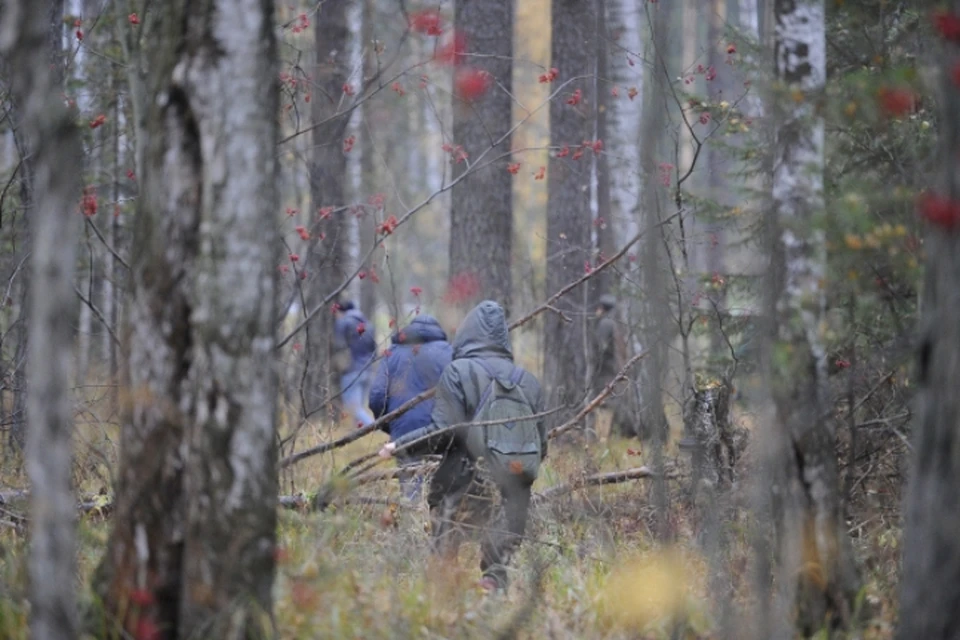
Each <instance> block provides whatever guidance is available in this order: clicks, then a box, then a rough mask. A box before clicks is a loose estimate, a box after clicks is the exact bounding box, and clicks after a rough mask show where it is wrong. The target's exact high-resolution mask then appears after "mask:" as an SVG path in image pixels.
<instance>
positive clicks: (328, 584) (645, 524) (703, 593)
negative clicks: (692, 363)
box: [0, 422, 899, 640]
mask: <svg viewBox="0 0 960 640" xmlns="http://www.w3.org/2000/svg"><path fill="white" fill-rule="evenodd" d="M345 429H346V427H342V426H341V427H337V428H335V429H330V428H328V427H325V426H323V425H321V424H311V425H307V427H306V428H305V429H304V430H303V433H302V434H301V435H300V437H299V439H298V442H297V449H298V450H299V449H301V448H305V447H307V446H310V445H311V444H314V443H316V442H318V441H320V440H321V439H326V438H329V437H331V436H332V435H334V433H341V432H343V431H344V430H345ZM78 433H79V435H78V448H79V451H78V462H77V465H76V467H77V473H76V479H77V486H78V488H79V491H80V492H81V493H82V494H87V495H89V494H96V493H98V492H100V491H101V490H103V489H104V488H106V489H107V490H109V480H108V479H109V478H110V467H111V466H112V465H113V464H114V462H115V460H116V454H117V451H116V444H115V443H116V442H117V438H116V437H115V432H114V431H113V430H111V428H109V427H104V426H103V425H102V424H100V423H99V422H97V423H96V424H93V423H89V424H82V425H80V427H79V428H78ZM384 439H385V436H381V435H379V434H375V435H372V436H370V437H368V438H364V439H361V440H359V441H357V442H355V443H352V444H351V445H349V446H347V447H344V448H343V449H341V450H338V451H335V452H332V453H331V454H329V455H325V456H317V457H314V458H311V459H308V460H305V461H303V462H302V463H300V464H299V465H297V466H296V467H294V468H293V469H292V470H288V471H287V472H285V473H284V474H283V475H282V487H283V489H282V491H283V492H284V493H288V494H289V493H292V492H298V491H299V492H306V493H308V492H311V491H313V490H315V489H316V488H317V487H318V486H320V485H321V484H322V483H323V482H324V481H325V479H326V478H328V477H329V474H330V473H331V472H333V471H335V470H337V469H340V468H342V467H343V465H344V464H346V462H348V461H349V460H351V459H353V458H355V457H357V456H359V455H362V454H365V453H369V452H370V451H373V450H375V448H377V447H379V445H380V443H381V442H382V441H383V440H384ZM636 448H638V444H637V443H636V442H635V441H626V440H619V439H617V440H614V441H613V442H612V443H611V444H610V446H609V448H606V447H600V446H598V445H590V446H575V447H567V448H561V447H554V448H553V449H552V451H551V456H550V458H549V459H548V461H547V463H546V464H545V466H544V468H543V469H542V472H541V477H540V479H539V480H538V481H537V484H536V486H535V490H537V491H542V490H543V489H545V488H546V487H549V486H551V485H554V484H556V483H559V482H566V481H569V480H571V479H572V478H575V477H577V476H578V475H579V474H583V473H590V472H597V471H612V470H616V469H624V468H628V467H633V466H638V465H640V464H643V463H644V462H645V459H644V458H645V456H644V454H642V453H641V454H639V455H638V454H637V452H635V451H633V449H636ZM94 450H96V451H98V453H92V452H93V451H94ZM668 457H673V454H671V453H670V452H668ZM384 464H385V465H389V464H390V463H384ZM0 478H2V479H0V486H2V487H4V488H12V487H25V486H26V483H25V480H24V478H23V476H22V474H20V473H19V472H15V471H13V470H11V469H9V468H8V469H5V470H4V472H3V475H2V476H0ZM668 489H669V493H670V496H671V504H672V505H673V508H672V509H671V512H670V518H669V525H670V529H671V530H672V532H673V534H674V537H675V543H674V544H673V545H671V546H670V547H660V546H658V545H657V544H656V543H655V542H654V536H653V534H652V529H653V520H654V519H653V515H654V511H653V509H652V507H651V506H650V505H651V500H652V497H651V491H650V486H649V481H647V480H640V481H636V482H630V483H625V484H621V485H612V486H606V487H602V488H593V489H589V490H581V491H578V492H576V493H574V494H570V495H567V496H564V497H561V498H557V499H555V500H551V501H550V502H548V503H544V504H539V505H538V506H536V508H535V509H534V511H533V513H532V515H531V521H530V525H529V527H528V531H527V540H526V542H525V543H524V545H523V546H522V548H521V551H520V553H519V554H518V557H517V559H516V561H515V567H514V570H513V575H512V586H511V588H510V591H509V592H508V594H507V595H506V596H503V597H496V596H495V597H486V596H484V595H483V594H482V593H481V592H480V591H479V590H478V589H477V587H476V583H477V580H478V579H479V570H478V563H479V560H478V552H477V549H476V547H475V545H468V546H467V547H466V548H464V549H463V551H462V553H461V557H460V559H459V561H458V562H457V563H456V564H454V565H452V566H451V565H444V564H441V563H439V562H438V561H436V560H434V559H432V558H431V557H430V555H429V553H428V518H427V513H426V510H425V506H424V505H417V506H414V507H413V508H406V507H402V508H397V509H391V508H389V507H382V506H351V505H340V506H337V505H334V506H332V507H330V508H329V509H328V510H326V511H325V512H322V513H301V512H297V511H281V513H280V514H279V529H278V539H279V551H278V571H277V580H276V585H275V606H274V612H275V619H276V624H277V628H278V631H279V635H280V637H282V638H291V639H293V638H364V639H371V638H492V637H498V636H499V635H500V634H501V633H505V632H506V631H507V630H509V631H510V633H511V634H513V635H512V636H510V637H519V638H557V639H559V638H596V639H601V638H604V639H606V638H609V639H620V638H624V639H626V638H669V637H681V638H710V637H715V629H716V622H715V611H714V608H713V604H712V600H711V598H710V596H711V586H710V579H709V576H710V571H709V562H708V560H707V558H705V557H704V556H703V555H702V554H701V552H700V548H699V546H698V542H697V540H696V535H695V531H696V529H697V527H696V525H695V516H694V514H693V513H691V512H690V511H687V510H686V509H685V508H684V507H682V506H681V505H682V500H681V499H680V496H681V491H682V481H671V482H670V483H669V487H668ZM354 494H356V495H366V496H371V497H379V498H383V497H391V498H394V497H396V498H399V492H398V487H397V486H396V483H395V482H393V481H388V482H380V483H376V484H372V485H367V486H363V487H359V488H357V489H355V490H354ZM7 508H8V509H10V510H14V511H18V512H21V513H25V512H26V505H23V504H21V505H17V504H14V505H8V507H7ZM748 525H749V520H748V517H747V515H746V514H745V513H744V512H743V511H742V510H737V509H732V510H731V511H730V512H729V513H728V514H727V518H726V519H725V524H724V527H725V529H724V531H725V533H726V538H727V541H728V544H727V545H726V549H725V551H724V554H723V558H722V561H721V564H722V566H723V570H722V571H721V572H720V575H721V578H720V580H721V584H724V585H729V587H730V589H731V592H732V593H733V594H734V602H735V604H736V605H737V606H738V607H747V606H748V605H749V589H748V586H749V585H748V582H749V575H750V569H749V567H750V564H751V563H750V557H751V551H750V547H749V545H748V543H747V529H748ZM108 527H109V520H104V519H102V518H98V517H96V515H95V514H94V515H93V516H85V517H83V518H81V520H80V523H79V534H78V540H79V576H78V578H79V589H80V592H81V594H88V593H89V589H90V577H91V575H92V573H93V570H94V569H95V567H96V564H97V562H98V561H99V558H100V556H101V554H102V552H103V549H104V545H105V541H106V536H107V532H108ZM862 530H863V531H864V533H863V535H861V536H860V537H859V538H858V539H857V546H858V552H859V554H860V557H861V558H862V559H864V560H865V563H864V564H865V566H866V567H867V569H866V584H867V586H866V587H865V589H864V598H865V599H867V600H869V602H870V603H871V605H872V611H873V614H872V615H873V617H872V618H871V619H870V620H869V621H868V622H867V623H866V625H865V629H864V633H863V636H862V637H864V638H889V637H892V631H891V621H892V620H893V617H894V615H895V591H894V589H895V584H896V579H897V557H898V554H899V551H898V544H899V532H898V531H897V530H896V528H895V526H893V525H885V526H873V528H871V526H869V522H868V523H867V524H866V525H865V526H864V527H863V528H862ZM25 555H26V544H25V540H24V538H23V537H22V536H21V535H20V534H18V533H17V532H16V531H15V530H14V529H13V528H10V527H0V638H10V639H11V640H16V639H20V638H24V639H25V638H27V637H28V633H27V609H28V607H27V604H26V599H25ZM715 584H716V583H714V587H713V588H715ZM737 620H738V621H739V622H742V621H744V617H743V616H738V617H737ZM676 621H682V622H683V628H684V629H685V631H684V632H683V633H681V634H680V635H676V636H671V629H672V623H673V622H676ZM514 632H515V633H514ZM508 635H510V634H508Z"/></svg>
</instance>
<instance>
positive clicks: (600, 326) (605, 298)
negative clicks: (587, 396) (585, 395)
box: [591, 294, 620, 442]
mask: <svg viewBox="0 0 960 640" xmlns="http://www.w3.org/2000/svg"><path fill="white" fill-rule="evenodd" d="M616 306H617V300H616V298H614V297H613V296H612V295H610V294H604V295H602V296H600V300H599V301H598V304H597V311H596V319H595V321H596V326H595V327H594V330H593V344H592V345H591V346H592V349H591V371H592V383H593V384H592V386H593V393H594V395H598V394H600V393H601V392H603V390H604V388H606V386H607V385H608V384H609V383H610V381H611V380H613V379H614V378H615V377H616V375H617V373H618V372H619V371H620V362H619V359H620V358H619V351H620V349H619V348H618V347H619V344H618V343H619V340H618V339H617V333H618V332H617V321H616V318H615V309H616ZM612 405H613V400H612V399H611V398H610V397H609V396H608V397H607V398H606V399H605V400H604V402H603V403H602V404H601V405H600V408H598V409H597V410H596V411H595V416H594V431H595V432H596V434H597V438H599V439H600V441H601V442H606V440H607V439H608V438H609V437H610V431H611V427H612V424H613V413H614V412H613V406H612Z"/></svg>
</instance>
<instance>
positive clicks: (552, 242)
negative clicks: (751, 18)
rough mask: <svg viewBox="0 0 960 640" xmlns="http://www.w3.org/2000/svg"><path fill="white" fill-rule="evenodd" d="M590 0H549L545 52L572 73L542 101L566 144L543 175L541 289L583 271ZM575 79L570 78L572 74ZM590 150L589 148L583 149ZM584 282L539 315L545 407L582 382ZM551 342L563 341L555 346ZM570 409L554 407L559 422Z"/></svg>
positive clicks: (571, 400) (558, 141)
mask: <svg viewBox="0 0 960 640" xmlns="http://www.w3.org/2000/svg"><path fill="white" fill-rule="evenodd" d="M592 13H593V12H592V11H591V3H590V2H585V1H583V0H556V1H555V2H554V3H553V13H552V16H551V33H552V41H551V45H550V48H551V59H552V61H553V62H552V65H553V66H554V67H556V68H557V69H558V71H559V77H558V80H557V81H558V82H560V81H563V82H566V81H568V80H572V81H571V82H570V83H569V84H567V85H566V89H565V90H564V92H563V93H562V94H561V95H559V96H557V97H556V98H555V99H554V100H553V102H551V103H550V144H551V145H552V146H553V147H554V148H556V149H560V148H562V147H564V146H567V147H568V148H569V153H568V155H567V156H566V157H562V158H561V157H558V153H556V152H554V153H553V154H552V155H551V156H550V161H549V174H548V176H547V181H548V182H547V191H548V195H547V291H549V292H550V293H553V292H555V291H558V290H559V289H561V288H562V287H563V286H564V285H566V284H568V283H569V282H571V281H572V280H576V279H577V278H579V277H580V276H582V275H583V270H584V265H585V264H587V263H589V262H590V258H591V255H590V253H591V251H590V247H591V234H590V180H591V175H590V174H591V172H590V166H591V165H590V158H589V157H587V158H580V159H579V160H575V159H573V156H574V155H576V154H577V153H580V152H582V151H583V149H581V148H580V144H581V143H582V142H583V141H585V140H589V139H590V137H591V134H592V133H593V122H592V120H593V118H592V117H591V116H592V115H593V109H592V108H591V104H592V103H593V101H594V100H595V99H596V96H595V94H594V91H593V86H594V82H593V78H591V77H590V76H591V75H593V70H594V67H593V56H594V48H593V45H592V43H591V40H592V37H591V35H590V34H592V32H593V29H594V21H593V15H592ZM574 78H576V79H574ZM586 153H591V152H590V151H586V152H584V154H586ZM586 295H587V291H586V287H577V288H575V289H574V290H572V291H571V292H569V293H567V294H566V295H564V296H563V297H562V298H560V299H559V300H557V302H556V304H555V307H556V312H551V313H548V314H547V317H546V319H545V320H544V345H545V348H544V379H545V383H546V389H547V392H548V394H549V398H550V406H556V405H558V404H567V405H573V404H576V403H578V402H580V401H581V400H583V398H584V394H585V391H586V388H587V372H586V353H587V346H586V344H585V322H584V318H585V312H586ZM556 345H564V348H563V349H557V348H556ZM572 413H573V411H571V410H568V411H561V412H559V413H557V414H554V416H553V417H552V421H554V422H556V424H560V423H562V422H564V421H565V420H566V419H567V418H569V417H570V415H572Z"/></svg>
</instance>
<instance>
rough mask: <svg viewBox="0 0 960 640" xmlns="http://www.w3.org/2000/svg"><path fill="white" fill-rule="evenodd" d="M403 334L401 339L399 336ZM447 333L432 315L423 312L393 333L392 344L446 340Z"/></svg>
mask: <svg viewBox="0 0 960 640" xmlns="http://www.w3.org/2000/svg"><path fill="white" fill-rule="evenodd" d="M401 335H402V336H403V339H402V340H401V339H400V337H401ZM446 339H447V334H446V332H444V330H443V327H441V326H440V323H439V322H437V319H436V318H434V317H433V316H430V315H427V314H423V315H419V316H417V317H416V318H414V319H413V320H411V321H410V324H408V325H407V326H406V327H404V328H403V329H400V330H399V331H397V332H396V333H394V334H393V338H392V340H393V344H423V343H425V342H436V341H438V340H446Z"/></svg>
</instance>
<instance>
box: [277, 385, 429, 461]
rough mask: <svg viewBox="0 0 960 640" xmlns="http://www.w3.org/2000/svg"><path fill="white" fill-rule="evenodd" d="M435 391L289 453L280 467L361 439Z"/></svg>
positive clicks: (422, 394) (417, 396) (420, 395)
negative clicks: (338, 436) (341, 434)
mask: <svg viewBox="0 0 960 640" xmlns="http://www.w3.org/2000/svg"><path fill="white" fill-rule="evenodd" d="M434 393H435V391H434V389H428V390H427V391H424V392H423V393H421V394H419V395H416V396H414V397H412V398H410V399H409V400H407V401H406V402H404V403H403V404H402V405H400V406H399V407H397V408H396V409H394V410H393V411H391V412H390V413H386V414H384V415H382V416H380V417H379V418H377V419H376V420H374V421H373V422H371V423H370V424H368V425H367V426H365V427H360V428H359V429H357V430H355V431H352V432H350V433H348V434H347V435H345V436H342V437H340V438H337V439H336V440H334V441H332V442H324V443H323V444H318V445H317V446H315V447H310V448H309V449H305V450H304V451H301V452H300V453H294V454H292V455H289V456H287V457H286V458H284V459H283V460H281V461H280V468H281V469H286V468H287V467H289V466H290V465H293V464H296V463H298V462H300V461H301V460H303V459H305V458H309V457H311V456H315V455H319V454H321V453H326V452H327V451H332V450H333V449H338V448H340V447H343V446H346V445H348V444H350V443H351V442H354V441H356V440H359V439H360V438H362V437H364V436H365V435H367V434H369V433H372V432H374V431H376V430H377V429H379V428H380V427H382V426H383V425H385V424H389V423H390V422H391V421H392V420H395V419H396V418H398V417H400V416H402V415H403V414H405V413H406V412H407V411H409V410H410V409H413V408H414V407H415V406H417V405H418V404H420V403H421V402H423V401H424V400H427V399H429V398H432V397H433V394H434Z"/></svg>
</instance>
